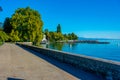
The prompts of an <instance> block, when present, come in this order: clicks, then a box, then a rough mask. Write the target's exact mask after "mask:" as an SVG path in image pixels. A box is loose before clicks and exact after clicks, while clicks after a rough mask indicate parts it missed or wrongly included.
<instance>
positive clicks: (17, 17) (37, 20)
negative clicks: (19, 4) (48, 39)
mask: <svg viewBox="0 0 120 80" xmlns="http://www.w3.org/2000/svg"><path fill="white" fill-rule="evenodd" d="M11 25H12V31H11V34H10V36H11V37H12V38H13V40H12V41H31V42H33V43H34V44H36V45H39V43H40V42H41V40H42V26H43V22H42V20H41V16H40V14H39V13H38V11H35V10H33V9H31V8H29V7H27V8H19V9H17V10H16V11H15V13H14V14H13V16H12V18H11Z"/></svg>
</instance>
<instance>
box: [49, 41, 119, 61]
mask: <svg viewBox="0 0 120 80" xmlns="http://www.w3.org/2000/svg"><path fill="white" fill-rule="evenodd" d="M100 41H107V42H110V44H83V43H74V44H69V43H64V44H63V43H55V44H50V45H48V48H51V49H57V50H62V51H65V52H71V54H82V55H87V56H92V57H98V58H104V59H109V60H115V61H120V40H100Z"/></svg>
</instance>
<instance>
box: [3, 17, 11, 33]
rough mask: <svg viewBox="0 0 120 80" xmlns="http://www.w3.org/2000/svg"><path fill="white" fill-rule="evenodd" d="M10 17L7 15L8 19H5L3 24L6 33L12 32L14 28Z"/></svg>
mask: <svg viewBox="0 0 120 80" xmlns="http://www.w3.org/2000/svg"><path fill="white" fill-rule="evenodd" d="M10 20H11V19H10V18H9V17H7V18H6V19H5V21H4V24H3V31H4V32H5V33H11V30H12V26H11V24H10Z"/></svg>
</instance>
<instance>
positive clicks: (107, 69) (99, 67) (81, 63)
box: [19, 44, 120, 80]
mask: <svg viewBox="0 0 120 80" xmlns="http://www.w3.org/2000/svg"><path fill="white" fill-rule="evenodd" d="M19 45H21V46H23V47H26V48H29V49H31V50H34V51H37V52H39V53H41V54H43V55H47V56H49V57H52V58H55V59H57V60H60V61H62V62H65V63H69V64H71V65H73V66H75V67H79V68H81V69H84V70H87V71H90V72H94V73H96V74H101V75H103V76H106V77H107V80H120V62H114V61H111V60H105V59H100V58H93V57H88V56H84V55H75V54H70V53H67V52H62V51H58V50H52V49H46V48H38V47H35V46H28V45H24V44H19Z"/></svg>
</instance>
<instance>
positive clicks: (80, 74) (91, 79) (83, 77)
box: [18, 45, 105, 80]
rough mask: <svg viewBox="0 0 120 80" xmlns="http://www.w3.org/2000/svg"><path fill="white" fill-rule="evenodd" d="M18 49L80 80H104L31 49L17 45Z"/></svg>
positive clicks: (99, 76)
mask: <svg viewBox="0 0 120 80" xmlns="http://www.w3.org/2000/svg"><path fill="white" fill-rule="evenodd" d="M18 46H19V47H21V48H22V49H24V50H26V51H28V52H30V53H31V54H33V55H36V56H38V57H40V58H42V59H44V60H45V61H47V62H49V63H51V64H52V65H54V66H56V67H58V68H59V69H62V70H64V71H66V72H67V73H69V74H71V75H73V76H75V77H77V78H79V79H80V80H105V79H104V78H103V77H102V76H101V75H99V74H98V75H97V74H93V73H90V72H85V71H83V70H81V69H79V68H77V67H74V66H72V65H70V64H66V63H63V62H60V61H58V60H56V59H53V58H50V57H48V56H45V55H43V54H40V53H38V52H36V51H33V50H31V49H28V48H25V47H22V46H20V45H18Z"/></svg>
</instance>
